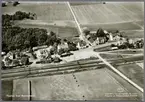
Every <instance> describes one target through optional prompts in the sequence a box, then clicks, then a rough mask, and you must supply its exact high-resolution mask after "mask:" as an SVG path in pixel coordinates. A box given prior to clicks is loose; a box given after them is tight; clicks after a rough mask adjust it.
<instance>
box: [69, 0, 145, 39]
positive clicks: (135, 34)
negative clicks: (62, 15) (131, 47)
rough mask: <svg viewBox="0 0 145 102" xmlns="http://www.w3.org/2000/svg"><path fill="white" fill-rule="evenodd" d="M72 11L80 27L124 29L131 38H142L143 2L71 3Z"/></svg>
mask: <svg viewBox="0 0 145 102" xmlns="http://www.w3.org/2000/svg"><path fill="white" fill-rule="evenodd" d="M72 8H73V10H74V13H75V15H76V17H77V19H78V21H79V23H80V25H81V27H82V28H84V27H87V28H88V29H90V30H93V31H94V30H98V29H99V28H102V29H106V30H108V31H111V30H120V31H125V32H126V33H125V35H126V36H128V37H131V38H143V36H144V31H143V28H144V13H143V8H144V5H143V3H141V2H140V3H139V2H135V3H127V2H126V3H114V2H107V3H106V4H99V3H98V4H97V3H94V4H89V5H79V6H78V5H72Z"/></svg>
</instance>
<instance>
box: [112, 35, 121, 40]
mask: <svg viewBox="0 0 145 102" xmlns="http://www.w3.org/2000/svg"><path fill="white" fill-rule="evenodd" d="M120 39H121V37H120V36H119V35H116V36H114V38H113V40H116V41H119V40H120Z"/></svg>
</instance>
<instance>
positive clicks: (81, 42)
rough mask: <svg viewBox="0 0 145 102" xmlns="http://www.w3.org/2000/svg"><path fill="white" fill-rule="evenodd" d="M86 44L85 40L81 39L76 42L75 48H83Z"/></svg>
mask: <svg viewBox="0 0 145 102" xmlns="http://www.w3.org/2000/svg"><path fill="white" fill-rule="evenodd" d="M86 46H87V44H86V42H85V41H83V40H81V41H79V42H78V43H77V48H79V49H83V48H86Z"/></svg>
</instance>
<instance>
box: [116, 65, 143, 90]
mask: <svg viewBox="0 0 145 102" xmlns="http://www.w3.org/2000/svg"><path fill="white" fill-rule="evenodd" d="M117 69H118V70H119V71H121V72H122V73H123V74H125V75H126V76H127V77H128V78H130V79H131V80H133V81H134V82H135V83H137V84H138V85H139V86H141V87H144V84H143V83H144V82H143V80H144V72H143V69H142V68H141V67H140V66H138V65H137V64H125V65H121V66H117Z"/></svg>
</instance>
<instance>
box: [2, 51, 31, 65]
mask: <svg viewBox="0 0 145 102" xmlns="http://www.w3.org/2000/svg"><path fill="white" fill-rule="evenodd" d="M2 57H3V59H2V66H3V67H10V66H18V65H27V64H29V57H28V56H27V55H25V54H22V53H20V52H11V51H10V52H8V53H7V54H4V53H3V54H2Z"/></svg>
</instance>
